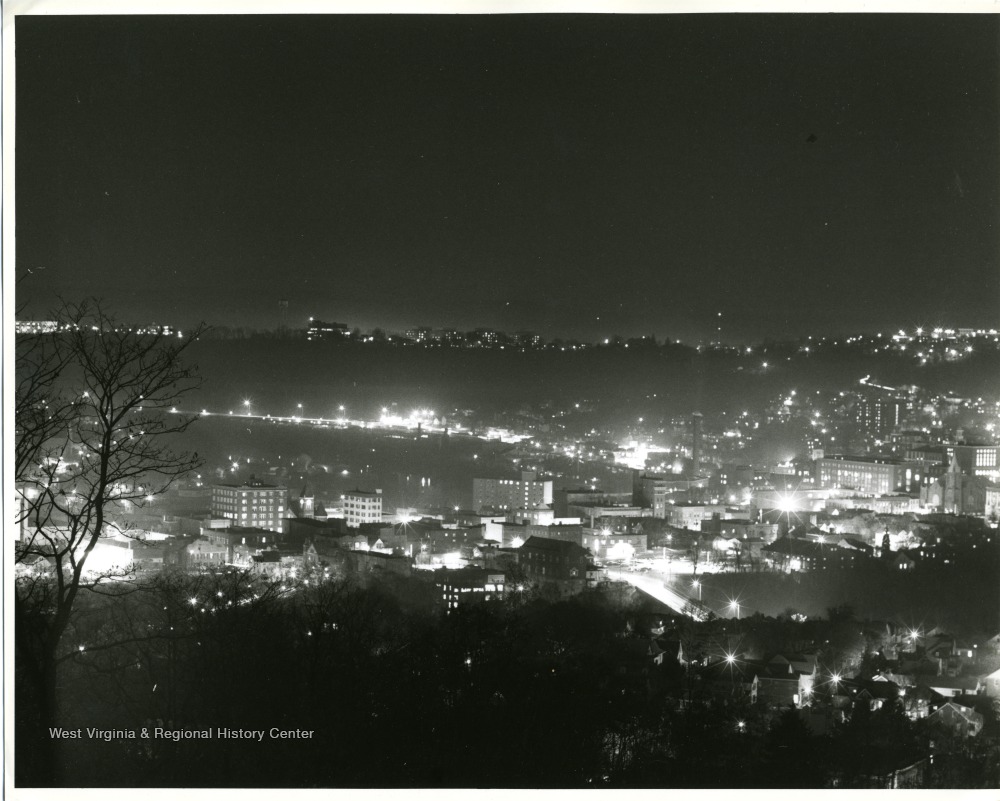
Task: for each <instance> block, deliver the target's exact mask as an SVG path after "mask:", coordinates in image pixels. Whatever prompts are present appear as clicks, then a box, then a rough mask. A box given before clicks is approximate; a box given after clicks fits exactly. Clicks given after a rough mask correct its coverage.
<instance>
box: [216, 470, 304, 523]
mask: <svg viewBox="0 0 1000 801" xmlns="http://www.w3.org/2000/svg"><path fill="white" fill-rule="evenodd" d="M287 509H288V488H287V487H283V486H281V485H277V484H265V483H264V482H263V481H259V480H257V479H256V478H254V477H253V476H250V480H249V481H247V482H246V483H244V484H216V485H215V486H213V487H212V517H213V518H225V519H226V520H231V521H232V525H234V526H247V527H252V528H264V529H268V530H270V531H281V526H282V523H281V521H282V520H283V519H284V517H285V516H286V513H287Z"/></svg>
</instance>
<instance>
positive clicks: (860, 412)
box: [854, 394, 909, 440]
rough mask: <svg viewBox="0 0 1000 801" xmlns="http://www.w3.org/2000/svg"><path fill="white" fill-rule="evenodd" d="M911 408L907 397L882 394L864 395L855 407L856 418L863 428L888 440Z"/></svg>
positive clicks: (875, 435) (871, 434) (874, 435)
mask: <svg viewBox="0 0 1000 801" xmlns="http://www.w3.org/2000/svg"><path fill="white" fill-rule="evenodd" d="M908 410H909V401H908V400H907V398H905V397H887V396H885V395H884V394H882V395H862V396H861V397H860V398H859V399H858V403H857V405H856V406H855V407H854V412H855V420H856V421H857V422H858V423H859V424H860V425H861V427H862V429H863V430H864V431H865V432H866V433H867V434H869V435H870V436H873V437H875V438H877V439H880V440H886V439H888V438H889V435H890V434H891V433H892V432H893V431H894V430H895V429H896V428H897V427H898V426H899V425H900V424H902V422H903V419H904V418H905V417H906V413H907V411H908Z"/></svg>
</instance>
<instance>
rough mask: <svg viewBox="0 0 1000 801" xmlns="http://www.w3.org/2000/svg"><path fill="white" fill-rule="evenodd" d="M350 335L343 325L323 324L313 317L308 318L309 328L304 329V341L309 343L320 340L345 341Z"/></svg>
mask: <svg viewBox="0 0 1000 801" xmlns="http://www.w3.org/2000/svg"><path fill="white" fill-rule="evenodd" d="M350 335H351V332H350V331H349V330H348V328H347V326H346V325H344V323H324V322H323V321H322V320H317V319H315V318H313V317H310V318H309V328H308V329H306V339H308V340H309V341H311V342H314V341H316V340H320V339H346V338H347V337H349V336H350Z"/></svg>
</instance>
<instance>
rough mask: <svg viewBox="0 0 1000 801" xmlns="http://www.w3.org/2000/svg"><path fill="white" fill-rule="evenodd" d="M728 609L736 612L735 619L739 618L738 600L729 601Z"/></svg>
mask: <svg viewBox="0 0 1000 801" xmlns="http://www.w3.org/2000/svg"><path fill="white" fill-rule="evenodd" d="M729 611H730V612H735V613H736V619H737V620H739V619H740V602H739V601H730V602H729Z"/></svg>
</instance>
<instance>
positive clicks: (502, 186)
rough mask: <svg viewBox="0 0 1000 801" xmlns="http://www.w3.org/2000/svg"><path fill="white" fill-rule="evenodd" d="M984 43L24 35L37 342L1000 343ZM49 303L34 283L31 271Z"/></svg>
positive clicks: (663, 25) (605, 23) (705, 37)
mask: <svg viewBox="0 0 1000 801" xmlns="http://www.w3.org/2000/svg"><path fill="white" fill-rule="evenodd" d="M998 28H1000V23H998V18H997V17H983V16H972V15H962V16H916V15H914V16H909V15H906V16H903V15H892V16H874V15H873V16H855V15H817V16H812V15H791V16H783V17H782V16H752V15H705V16H700V15H699V16H627V17H626V16H583V15H568V16H549V15H547V16H395V17H391V16H368V17H356V16H324V17H317V16H296V17H250V16H244V17H240V16H231V17H138V16H136V17H24V16H22V17H20V18H18V20H17V25H16V48H17V49H16V59H17V75H16V104H17V105H16V113H17V118H16V125H17V129H16V148H17V154H16V193H17V194H16V204H17V205H16V215H17V217H16V220H17V225H16V232H17V265H16V266H17V275H18V277H19V278H20V279H21V280H20V283H19V285H18V291H19V295H18V300H19V302H25V303H27V308H26V312H25V314H24V315H22V316H30V315H34V316H36V317H45V311H46V310H47V309H48V308H50V307H51V306H52V305H54V296H55V294H56V293H58V294H60V295H62V296H64V297H66V298H67V299H71V300H72V299H79V298H81V297H84V296H88V295H98V296H102V297H104V298H105V299H106V300H107V301H108V303H109V304H110V305H111V307H112V308H114V309H115V310H116V311H117V312H118V313H119V314H120V315H121V316H124V317H127V318H129V319H134V320H136V321H138V322H153V321H156V322H161V323H174V324H178V325H189V324H190V323H191V322H193V321H196V320H202V319H204V320H206V321H208V322H210V323H216V324H224V325H248V326H251V327H262V328H263V327H275V326H277V324H278V323H279V320H280V318H279V310H278V300H279V299H281V298H284V299H287V300H288V312H287V314H288V323H289V324H291V325H302V324H304V323H305V320H306V319H307V318H308V317H309V316H310V315H314V316H316V317H319V318H321V319H327V320H336V321H340V322H345V323H347V324H349V325H351V326H360V327H361V328H369V327H372V326H382V327H385V328H388V329H390V330H396V329H402V328H405V327H408V326H412V325H417V324H426V325H430V326H432V327H456V328H462V329H469V328H473V327H476V326H494V327H499V328H503V329H506V330H518V329H530V330H534V331H537V332H539V333H541V334H543V335H544V336H546V337H553V336H575V337H579V338H582V339H590V340H592V339H597V338H598V337H603V336H607V335H609V334H614V333H620V334H623V335H638V334H656V335H657V336H670V337H674V338H677V337H680V338H682V339H685V340H688V339H691V338H705V339H708V338H714V336H715V327H716V324H717V321H718V320H719V318H718V317H717V313H718V312H720V311H721V312H722V314H723V316H722V318H721V324H722V338H723V339H725V340H729V341H742V340H749V339H756V338H760V337H764V336H775V337H783V336H798V335H805V334H824V333H830V332H840V331H845V330H846V331H851V330H866V331H879V330H889V329H890V328H898V327H900V326H906V327H915V326H917V325H932V324H939V323H947V324H951V325H954V326H994V327H995V326H997V325H998V324H1000V253H998V251H1000V232H998V230H997V222H998V212H1000V208H998V206H1000V202H998V196H1000V158H998V152H1000V114H998V97H1000V86H998V75H1000V58H998V43H1000V33H998ZM29 270H30V271H31V272H30V273H29V272H28V271H29Z"/></svg>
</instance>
